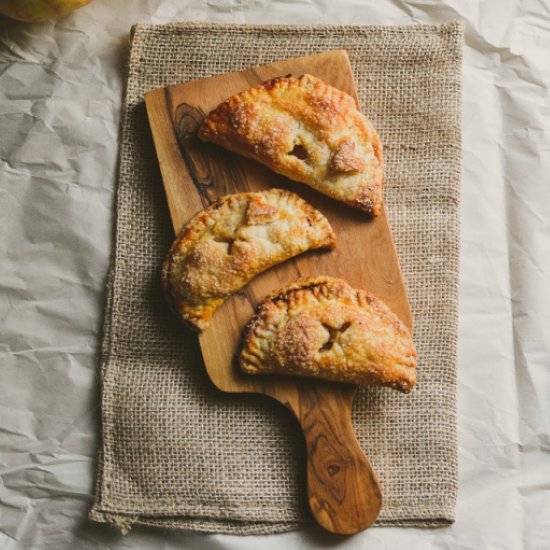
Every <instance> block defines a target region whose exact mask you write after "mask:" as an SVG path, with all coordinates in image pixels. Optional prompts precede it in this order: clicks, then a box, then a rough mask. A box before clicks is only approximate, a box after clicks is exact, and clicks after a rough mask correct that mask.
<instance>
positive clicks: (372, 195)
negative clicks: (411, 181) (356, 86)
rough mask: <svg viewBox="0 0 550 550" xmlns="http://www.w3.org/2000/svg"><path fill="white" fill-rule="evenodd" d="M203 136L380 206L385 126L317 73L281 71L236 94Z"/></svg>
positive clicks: (345, 197) (365, 205) (353, 202)
mask: <svg viewBox="0 0 550 550" xmlns="http://www.w3.org/2000/svg"><path fill="white" fill-rule="evenodd" d="M199 137H200V138H201V139H202V140H204V141H211V142H213V143H217V144H218V145H221V146H222V147H225V148H226V149H229V150H231V151H234V152H235V153H239V154H241V155H244V156H245V157H250V158H253V159H255V160H257V161H259V162H261V163H263V164H265V165H266V166H267V167H269V168H271V169H272V170H274V171H275V172H278V173H279V174H283V175H284V176H286V177H288V178H290V179H292V180H295V181H299V182H302V183H305V184H307V185H309V186H310V187H313V188H314V189H317V190H318V191H320V192H321V193H324V194H325V195H328V196H329V197H332V198H333V199H336V200H339V201H342V202H345V203H346V204H349V205H350V206H353V207H355V208H359V209H360V210H363V211H365V212H368V213H370V214H373V215H377V214H379V213H380V212H381V209H382V186H383V179H384V160H383V157H382V145H381V143H380V139H379V137H378V134H377V133H376V130H375V129H374V128H373V126H372V124H371V122H370V121H369V120H368V119H367V117H365V116H364V115H363V114H361V113H360V112H359V111H358V110H357V107H356V104H355V101H354V99H353V98H352V97H351V96H349V95H348V94H346V93H345V92H343V91H341V90H338V89H336V88H333V87H332V86H329V85H328V84H325V83H324V82H323V81H322V80H319V79H318V78H316V77H314V76H311V75H309V74H305V75H303V76H301V77H299V78H294V77H292V76H290V75H289V76H285V77H279V78H274V79H273V80H268V81H267V82H264V83H263V84H261V85H259V86H256V87H255V88H250V89H248V90H245V91H244V92H242V93H240V94H238V95H236V96H233V97H231V98H229V99H228V100H226V101H225V102H223V103H222V104H220V105H219V106H218V107H217V108H216V109H214V110H213V111H212V112H211V113H210V114H209V115H208V116H207V117H206V119H205V120H204V122H203V124H202V126H201V127H200V129H199Z"/></svg>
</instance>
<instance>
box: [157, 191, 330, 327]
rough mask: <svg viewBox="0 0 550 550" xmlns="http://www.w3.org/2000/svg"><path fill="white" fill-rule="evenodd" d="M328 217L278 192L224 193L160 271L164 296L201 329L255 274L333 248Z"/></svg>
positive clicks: (186, 231)
mask: <svg viewBox="0 0 550 550" xmlns="http://www.w3.org/2000/svg"><path fill="white" fill-rule="evenodd" d="M335 242H336V238H335V236H334V231H333V230H332V227H331V226H330V224H329V223H328V221H327V219H326V218H325V217H324V216H323V215H322V214H321V213H320V212H318V211H317V210H315V209H314V208H313V207H312V206H311V205H309V204H308V203H307V202H305V201H304V200H302V199H301V198H300V197H298V195H295V194H294V193H291V192H289V191H283V190H282V189H269V190H267V191H262V192H259V193H238V194H235V195H227V196H226V197H223V198H221V199H220V200H218V201H217V202H216V203H214V204H211V205H210V206H209V207H208V208H206V209H205V210H203V211H202V212H200V213H199V214H197V215H196V216H195V217H194V218H193V219H192V220H191V221H190V222H189V223H188V224H187V225H186V226H184V227H183V229H182V230H181V232H180V234H179V235H178V237H177V238H176V240H175V241H174V244H173V245H172V248H171V249H170V252H169V254H168V257H167V258H166V260H165V261H164V264H163V268H162V285H163V289H164V293H165V296H166V298H167V300H168V302H169V303H170V304H171V306H172V307H173V309H174V310H175V311H176V313H177V314H178V315H179V317H180V318H181V320H182V321H184V322H186V323H188V324H190V325H191V326H193V327H195V328H197V329H204V328H205V327H206V326H207V324H208V321H209V319H210V318H211V317H212V315H213V314H214V311H215V310H216V309H217V308H218V307H219V306H220V305H221V304H222V303H223V302H224V301H225V300H226V299H227V298H228V297H229V296H230V295H231V294H233V293H235V292H237V291H238V290H240V289H241V288H243V287H244V286H245V285H246V284H247V283H248V282H249V281H250V280H251V279H252V278H253V277H254V276H255V275H258V274H259V273H261V272H262V271H264V270H266V269H267V268H269V267H271V266H273V265H275V264H278V263H280V262H283V261H285V260H287V259H288V258H291V257H293V256H296V255H297V254H300V253H301V252H305V251H306V250H310V249H314V248H333V247H334V245H335Z"/></svg>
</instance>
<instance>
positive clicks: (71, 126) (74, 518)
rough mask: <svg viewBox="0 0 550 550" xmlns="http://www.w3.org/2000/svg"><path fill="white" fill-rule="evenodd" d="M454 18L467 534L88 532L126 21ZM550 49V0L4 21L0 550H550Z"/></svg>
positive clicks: (463, 530) (118, 12)
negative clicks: (458, 67) (459, 47)
mask: <svg viewBox="0 0 550 550" xmlns="http://www.w3.org/2000/svg"><path fill="white" fill-rule="evenodd" d="M451 19H460V20H462V21H463V22H464V23H465V34H466V45H465V52H464V53H465V55H464V87H463V93H464V114H463V158H464V164H463V167H464V172H463V186H462V242H461V247H462V248H461V294H460V300H461V304H460V314H461V315H460V341H459V375H458V380H459V437H460V441H459V443H460V455H459V460H460V492H459V500H458V507H457V522H456V523H455V524H454V525H452V526H450V527H446V528H441V529H430V530H422V529H397V528H377V529H371V530H368V531H366V532H364V533H361V534H359V535H356V536H354V537H351V538H347V539H340V538H337V537H334V536H331V535H328V534H326V533H322V532H321V531H319V530H316V529H309V530H306V531H300V532H294V533H287V534H282V535H273V536H268V537H247V538H241V537H233V536H220V535H216V536H214V535H213V536H205V535H195V534H184V533H178V532H168V531H162V530H153V529H144V528H138V529H136V530H135V531H133V532H132V533H131V534H130V535H128V536H126V537H122V536H121V535H119V534H118V533H116V532H115V531H114V530H112V529H110V528H108V527H106V526H103V525H95V524H92V523H90V522H89V521H88V520H87V512H88V508H89V505H90V503H91V496H90V495H91V493H92V490H93V475H94V469H95V457H96V451H97V445H98V439H97V434H98V414H97V412H98V402H99V393H98V364H97V353H98V346H99V338H100V334H101V325H102V315H103V299H104V284H105V276H106V273H107V269H108V265H109V255H110V247H111V231H112V222H113V209H112V206H113V193H114V189H115V174H116V161H117V135H118V122H119V115H120V104H121V97H122V93H123V82H124V75H125V71H124V64H125V61H126V54H127V51H128V50H127V49H128V33H129V30H130V26H131V25H132V24H133V23H136V22H138V21H149V22H153V23H164V22H169V21H174V20H212V21H224V22H240V23H357V24H407V23H411V24H412V23H439V22H442V21H447V20H451ZM549 51H550V4H549V2H548V1H547V0H546V1H545V0H538V1H537V0H525V1H522V2H520V1H519V0H518V1H509V0H506V1H502V0H484V1H481V0H478V1H473V0H471V1H469V2H462V1H459V0H442V1H435V0H434V1H429V0H424V1H422V0H418V1H405V0H378V1H377V2H374V1H372V2H367V1H364V0H363V1H361V0H342V1H339V2H334V1H331V0H301V1H294V2H291V1H289V0H274V1H272V2H269V1H263V2H262V1H256V2H252V1H248V0H208V1H207V2H204V1H203V0H193V1H188V2H185V3H183V2H180V1H178V0H164V1H163V0H133V1H132V2H116V3H114V2H110V1H109V0H95V1H94V2H93V3H92V4H90V5H89V6H87V7H85V8H83V9H81V10H79V11H77V12H75V13H74V14H72V15H70V16H67V17H65V18H62V19H59V20H57V21H54V22H48V23H39V24H19V23H14V22H11V21H9V20H7V19H2V20H0V288H1V294H0V357H1V359H0V361H1V368H0V450H1V455H0V473H1V485H0V547H1V548H6V549H15V548H32V549H41V548H55V549H56V550H57V549H65V548H67V549H69V548H71V549H72V548H78V549H100V548H101V549H111V548H112V549H115V548H116V549H121V548H125V549H126V548H128V549H129V548H132V549H133V548H135V549H137V548H149V547H150V548H156V549H169V548H170V549H171V548H186V549H191V548H197V549H198V548H200V549H208V548H216V549H219V548H230V549H239V550H240V549H247V548H250V549H256V548H258V547H259V546H261V547H262V548H265V549H280V548H304V549H305V548H320V547H332V546H334V545H337V546H338V548H344V549H346V550H351V549H359V548H367V547H368V548H388V549H390V548H391V549H394V548H407V549H410V550H413V549H425V548H445V549H447V548H448V549H459V548H460V549H470V548H471V549H475V550H478V549H479V548H484V549H485V548H498V549H506V550H507V549H510V550H517V549H521V548H526V549H527V548H528V549H546V548H550V477H549V476H550V473H549V472H550V454H549V453H550V231H549V229H550V93H549V89H550V63H549V61H548V59H549V55H550V54H549Z"/></svg>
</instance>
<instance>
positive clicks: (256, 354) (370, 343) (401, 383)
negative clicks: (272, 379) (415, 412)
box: [240, 277, 416, 392]
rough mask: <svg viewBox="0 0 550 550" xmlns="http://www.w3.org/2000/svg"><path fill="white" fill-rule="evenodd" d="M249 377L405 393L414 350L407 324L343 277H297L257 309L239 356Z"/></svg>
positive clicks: (411, 383) (411, 382)
mask: <svg viewBox="0 0 550 550" xmlns="http://www.w3.org/2000/svg"><path fill="white" fill-rule="evenodd" d="M240 366H241V369H242V370H243V371H244V372H246V373H249V374H264V373H269V374H275V373H277V374H289V375H297V376H307V377H314V378H321V379H325V380H334V381H338V382H350V383H354V384H365V385H377V386H390V387H392V388H395V389H398V390H401V391H403V392H408V391H410V390H411V389H412V387H413V386H414V383H415V380H416V349H415V346H414V342H413V340H412V338H411V335H410V332H409V330H408V329H407V327H406V326H405V325H404V324H403V323H402V322H401V321H400V320H399V319H398V318H397V316H396V315H395V314H394V313H392V311H391V310H390V309H389V308H388V307H387V306H386V305H385V304H384V303H382V302H381V301H380V300H378V299H377V298H375V297H374V296H372V295H371V294H369V293H367V292H365V291H364V290H355V289H353V288H352V287H351V286H350V285H349V284H348V283H346V282H345V281H343V280H342V279H334V278H332V277H316V278H306V279H300V280H298V281H297V282H296V283H294V284H292V285H290V286H288V287H286V288H284V289H282V290H280V291H278V292H277V293H276V294H274V295H272V296H271V297H269V298H268V299H266V300H265V301H264V302H262V303H261V305H260V306H259V308H258V312H257V314H256V315H255V316H254V317H253V318H252V319H251V321H250V323H249V324H248V326H247V328H246V330H245V335H244V341H243V348H242V350H241V354H240Z"/></svg>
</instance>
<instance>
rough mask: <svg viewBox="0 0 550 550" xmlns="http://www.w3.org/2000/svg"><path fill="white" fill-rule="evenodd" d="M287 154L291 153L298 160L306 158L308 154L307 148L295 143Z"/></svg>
mask: <svg viewBox="0 0 550 550" xmlns="http://www.w3.org/2000/svg"><path fill="white" fill-rule="evenodd" d="M288 154H289V155H292V156H293V157H296V158H298V159H300V160H306V159H307V157H308V156H309V153H308V152H307V149H306V148H305V147H304V146H303V145H302V144H301V143H297V144H296V145H295V146H294V147H293V148H292V151H289V153H288Z"/></svg>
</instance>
